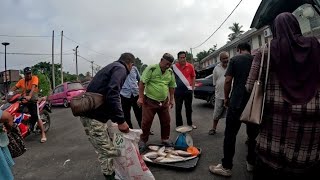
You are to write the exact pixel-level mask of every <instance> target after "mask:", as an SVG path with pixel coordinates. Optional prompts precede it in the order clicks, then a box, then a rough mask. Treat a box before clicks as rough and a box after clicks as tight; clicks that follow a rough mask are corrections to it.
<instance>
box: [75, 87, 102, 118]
mask: <svg viewBox="0 0 320 180" xmlns="http://www.w3.org/2000/svg"><path fill="white" fill-rule="evenodd" d="M103 103H104V97H103V95H101V94H98V93H92V92H85V93H84V94H81V95H79V96H75V97H73V98H72V99H71V101H70V107H71V110H72V114H73V115H74V116H87V115H88V113H90V111H92V110H95V109H97V108H98V107H99V106H101V105H102V104H103Z"/></svg>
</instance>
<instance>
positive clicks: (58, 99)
mask: <svg viewBox="0 0 320 180" xmlns="http://www.w3.org/2000/svg"><path fill="white" fill-rule="evenodd" d="M83 92H85V89H84V88H83V86H82V84H81V83H79V82H65V83H63V84H61V85H58V86H57V87H56V88H54V90H53V92H52V94H51V95H50V96H49V97H48V101H49V104H50V105H63V106H64V107H66V108H67V107H69V103H70V101H71V99H72V97H74V96H77V95H79V94H81V93H83Z"/></svg>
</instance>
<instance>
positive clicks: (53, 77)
mask: <svg viewBox="0 0 320 180" xmlns="http://www.w3.org/2000/svg"><path fill="white" fill-rule="evenodd" d="M55 87H56V79H55V75H54V31H52V89H54V88H55Z"/></svg>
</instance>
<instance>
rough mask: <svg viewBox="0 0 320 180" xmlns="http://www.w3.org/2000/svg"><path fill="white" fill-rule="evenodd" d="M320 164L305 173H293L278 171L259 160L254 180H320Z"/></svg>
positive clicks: (254, 172)
mask: <svg viewBox="0 0 320 180" xmlns="http://www.w3.org/2000/svg"><path fill="white" fill-rule="evenodd" d="M319 169H320V164H319V165H318V166H315V167H312V168H310V169H308V170H305V172H303V173H299V174H297V173H295V174H294V173H291V172H285V171H283V170H276V169H273V168H271V167H270V166H268V165H267V164H265V163H264V162H262V160H260V159H259V158H258V160H257V163H256V166H255V168H254V171H253V180H270V179H289V180H301V179H305V180H309V179H320V174H319Z"/></svg>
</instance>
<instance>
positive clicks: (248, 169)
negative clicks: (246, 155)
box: [246, 161, 254, 172]
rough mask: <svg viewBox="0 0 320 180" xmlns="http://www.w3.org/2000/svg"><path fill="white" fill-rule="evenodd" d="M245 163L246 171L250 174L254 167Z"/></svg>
mask: <svg viewBox="0 0 320 180" xmlns="http://www.w3.org/2000/svg"><path fill="white" fill-rule="evenodd" d="M246 163H247V171H248V172H252V171H253V169H254V165H252V164H249V163H248V161H247V162H246Z"/></svg>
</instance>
